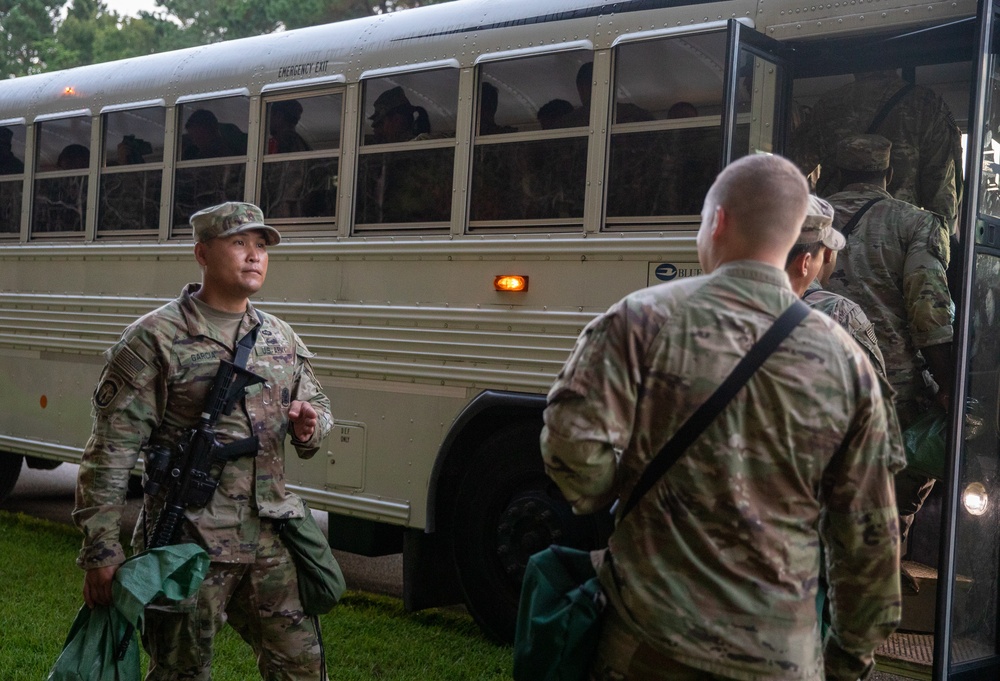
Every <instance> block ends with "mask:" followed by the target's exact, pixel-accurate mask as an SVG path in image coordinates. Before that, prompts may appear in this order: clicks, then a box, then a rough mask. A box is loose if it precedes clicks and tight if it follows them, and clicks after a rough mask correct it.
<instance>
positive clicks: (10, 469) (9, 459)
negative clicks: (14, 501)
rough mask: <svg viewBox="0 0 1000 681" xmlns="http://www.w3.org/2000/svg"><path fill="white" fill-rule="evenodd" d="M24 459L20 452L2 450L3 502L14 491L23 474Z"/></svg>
mask: <svg viewBox="0 0 1000 681" xmlns="http://www.w3.org/2000/svg"><path fill="white" fill-rule="evenodd" d="M23 459H24V457H23V456H21V455H20V454H8V453H7V452H0V503H3V502H4V501H5V500H6V499H7V496H8V495H9V494H10V493H11V492H12V491H14V485H16V484H17V478H18V477H19V476H20V475H21V462H22V460H23Z"/></svg>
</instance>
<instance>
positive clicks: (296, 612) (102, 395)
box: [73, 202, 332, 681]
mask: <svg viewBox="0 0 1000 681" xmlns="http://www.w3.org/2000/svg"><path fill="white" fill-rule="evenodd" d="M191 226H192V228H193V230H194V236H195V240H196V243H195V246H194V255H195V258H196V260H197V262H198V264H199V265H200V267H201V270H202V281H201V284H188V285H187V286H186V287H185V288H184V290H183V291H182V292H181V295H180V297H179V298H177V299H176V300H174V301H172V302H170V303H167V304H166V305H164V306H163V307H161V308H159V309H157V310H154V311H152V312H150V313H148V314H146V315H145V316H143V317H141V318H140V319H138V320H137V321H136V322H134V323H133V324H131V325H130V326H129V327H128V328H126V329H125V331H124V333H123V334H122V337H121V340H120V341H119V342H118V343H116V344H115V345H114V346H112V347H111V348H110V349H109V350H108V351H107V352H106V353H105V356H106V358H107V364H106V366H105V367H104V371H103V373H102V374H101V378H100V380H99V382H98V388H97V390H96V391H95V393H94V401H93V406H94V427H93V432H92V435H91V437H90V440H89V441H88V443H87V446H86V449H85V451H84V455H83V460H82V462H81V465H80V473H79V478H78V481H77V492H76V508H75V510H74V512H73V519H74V521H75V523H76V524H77V526H78V527H79V528H80V529H81V530H82V531H83V534H84V540H83V548H82V550H81V551H80V554H79V557H78V559H77V563H78V564H79V565H80V567H82V568H84V569H85V570H86V571H87V572H86V576H85V579H84V589H83V593H84V600H85V601H86V603H87V605H88V606H90V607H94V606H97V605H109V604H110V603H111V584H112V580H113V578H114V574H115V571H116V570H117V569H118V566H119V565H120V564H121V563H122V562H123V561H124V560H125V552H124V549H123V548H122V546H121V544H120V542H119V533H120V531H121V513H122V508H123V504H124V499H125V491H126V487H127V485H128V477H129V472H130V471H131V470H132V468H133V467H134V466H135V464H136V461H137V459H138V456H139V453H140V450H142V449H143V448H145V447H149V448H152V447H165V448H167V449H172V448H173V446H174V445H175V444H176V443H177V442H178V441H180V439H181V438H183V437H184V436H185V435H186V434H187V433H188V432H189V430H190V429H191V428H193V427H194V426H195V425H196V424H197V423H198V420H199V416H200V414H201V413H202V411H203V410H204V406H205V402H206V397H207V394H208V392H209V389H210V386H211V385H212V384H213V379H214V376H215V374H216V371H217V369H218V367H219V362H220V360H223V359H225V360H228V361H232V360H233V357H234V354H235V348H236V345H237V343H238V341H239V340H240V339H242V338H244V337H245V336H247V335H248V334H250V333H251V332H252V331H254V329H255V328H256V329H257V331H258V332H259V333H258V334H257V336H256V344H255V346H254V349H253V351H252V352H251V354H250V358H249V359H248V361H247V369H249V370H250V371H252V372H254V373H256V374H258V375H259V376H261V377H262V378H264V380H265V383H264V384H260V385H255V386H252V388H248V389H247V391H246V394H245V395H244V397H243V398H242V399H241V400H240V404H239V405H238V406H237V408H236V409H234V410H233V411H232V413H231V414H228V415H227V414H223V415H222V416H221V417H220V419H219V421H218V425H217V427H216V430H217V437H218V439H219V441H220V442H221V443H222V444H226V443H229V442H234V441H237V440H241V439H244V438H248V437H250V436H252V435H256V436H257V437H258V438H259V440H260V447H259V450H258V451H257V453H256V455H255V456H245V457H241V458H239V459H236V460H234V461H230V462H228V463H227V464H226V466H225V468H224V470H223V472H222V476H221V479H220V484H219V487H218V489H217V490H216V491H215V493H214V495H213V496H212V498H211V499H210V501H209V502H208V504H207V505H206V506H205V507H203V508H199V509H193V508H189V509H188V510H187V511H186V512H185V517H184V520H183V521H182V523H181V527H180V531H179V541H181V542H195V543H197V544H199V545H200V546H202V547H203V548H204V549H205V550H206V551H207V552H208V554H209V556H210V557H211V560H212V563H211V566H210V568H209V571H208V574H207V575H206V577H205V580H204V582H203V584H202V586H201V589H200V591H199V593H198V595H197V597H196V598H194V599H192V600H191V602H182V603H179V604H172V603H171V604H167V603H164V604H157V603H156V602H154V604H153V605H151V606H150V607H149V608H147V610H146V613H145V627H144V631H143V645H144V646H145V647H146V650H147V651H148V653H149V656H150V663H149V674H148V676H147V677H146V678H147V679H148V680H153V681H158V680H161V679H163V680H166V679H170V680H176V679H204V680H206V681H207V679H209V678H210V677H211V663H212V642H213V639H214V637H215V634H216V633H217V632H218V631H219V630H220V629H221V628H222V626H223V625H224V624H225V623H226V622H229V623H230V624H231V625H232V626H233V627H234V628H235V629H236V630H237V631H238V632H239V633H240V635H241V636H242V637H243V639H244V640H246V641H250V642H251V646H252V647H253V648H254V652H255V653H256V656H257V661H258V667H259V669H260V672H261V675H262V676H263V677H264V678H265V679H292V680H303V681H305V680H306V679H309V680H315V679H319V678H322V676H321V674H322V672H323V671H325V670H322V669H321V661H320V660H321V648H320V646H321V640H320V636H319V632H318V631H317V629H316V627H315V625H314V623H313V620H312V619H310V618H309V617H307V616H305V615H304V613H303V611H302V604H301V602H300V601H299V591H298V582H297V576H296V573H295V568H294V563H293V562H292V559H291V557H290V556H289V554H288V551H287V549H286V548H285V547H284V545H283V544H282V543H281V541H280V540H279V537H278V534H277V531H276V527H275V523H276V522H277V521H280V520H283V519H287V518H300V517H302V516H303V514H304V513H306V512H308V511H307V510H306V509H305V508H304V506H303V503H302V500H301V499H300V498H299V497H298V496H296V495H295V494H294V493H292V492H290V491H289V490H288V489H287V488H286V486H285V477H284V456H285V455H284V447H285V440H286V436H290V439H291V444H292V445H293V446H294V448H295V449H296V451H297V452H298V454H299V456H301V457H310V456H312V455H313V454H315V453H316V451H317V448H318V446H319V443H320V441H321V440H322V439H323V437H324V436H325V435H326V434H327V432H329V430H330V427H331V425H332V419H331V416H330V403H329V400H328V399H327V398H326V396H325V395H324V394H323V392H322V389H321V387H320V385H319V382H318V381H317V380H316V377H315V376H314V375H313V371H312V368H311V366H310V363H309V358H310V357H312V353H310V352H309V351H308V350H307V349H306V347H305V345H303V343H302V341H301V340H300V339H299V337H298V336H297V335H296V334H295V332H294V331H293V330H292V329H291V327H290V326H289V325H288V324H286V323H284V322H283V321H281V320H279V319H278V318H276V317H274V316H272V315H270V314H267V313H266V312H263V311H260V310H258V309H257V308H255V307H254V306H253V305H252V304H251V303H250V297H251V296H252V295H254V294H256V293H257V292H258V291H259V290H260V288H261V287H262V286H263V284H264V279H265V277H266V275H267V264H268V252H267V249H268V246H272V245H275V244H277V243H279V242H280V240H281V235H280V234H279V233H278V230H276V229H275V228H274V227H271V226H269V225H267V224H265V223H264V219H263V215H262V214H261V211H260V209H259V208H257V206H254V205H252V204H249V203H237V202H230V203H224V204H221V205H218V206H213V207H211V208H206V209H205V210H202V211H199V212H197V213H195V214H194V215H193V216H192V217H191ZM162 504H163V498H162V496H160V495H158V496H149V495H147V496H146V497H145V499H144V504H143V512H142V515H141V517H140V522H139V523H137V526H136V531H135V534H134V536H133V540H132V544H133V549H134V550H136V551H139V550H141V549H142V548H143V547H144V545H145V541H146V537H147V536H149V535H150V533H151V532H152V527H153V523H154V521H155V519H156V517H157V515H158V513H159V510H160V507H161V506H162Z"/></svg>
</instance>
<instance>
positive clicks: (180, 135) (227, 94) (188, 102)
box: [161, 88, 261, 240]
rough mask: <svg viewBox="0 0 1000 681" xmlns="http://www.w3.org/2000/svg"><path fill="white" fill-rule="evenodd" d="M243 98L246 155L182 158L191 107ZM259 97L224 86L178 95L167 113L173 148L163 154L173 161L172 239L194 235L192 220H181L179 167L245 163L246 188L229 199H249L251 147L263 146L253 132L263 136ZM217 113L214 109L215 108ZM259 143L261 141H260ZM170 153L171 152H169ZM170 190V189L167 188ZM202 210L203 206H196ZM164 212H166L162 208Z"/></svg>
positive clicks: (252, 171) (169, 230)
mask: <svg viewBox="0 0 1000 681" xmlns="http://www.w3.org/2000/svg"><path fill="white" fill-rule="evenodd" d="M233 98H242V99H245V100H246V110H247V116H246V128H245V129H244V130H243V131H242V132H245V134H246V135H247V143H246V149H245V150H244V153H243V155H230V156H211V157H208V158H197V159H186V160H185V159H182V156H183V140H184V128H185V122H186V121H184V120H182V117H183V116H188V117H189V116H190V114H191V113H193V110H192V111H191V112H189V111H188V110H187V107H197V106H198V105H199V104H203V103H205V102H213V101H221V100H225V99H233ZM259 99H260V98H259V97H256V98H255V97H253V96H251V95H250V92H249V90H247V89H246V88H237V89H234V90H224V91H220V92H209V93H203V94H199V95H186V96H184V97H178V98H177V101H176V102H175V103H174V106H173V107H171V109H172V110H168V113H167V125H166V130H165V133H166V134H168V135H172V136H173V139H172V140H171V139H168V140H167V144H168V145H169V148H170V151H169V152H168V150H167V149H168V147H164V151H163V156H164V162H165V163H166V162H170V165H171V168H170V170H171V172H170V178H169V183H170V184H169V188H170V192H169V201H170V203H169V208H168V210H167V214H168V216H169V217H168V220H167V233H168V235H169V238H170V239H173V240H190V239H191V238H192V232H191V226H190V224H189V223H187V222H185V223H184V224H180V223H178V222H177V185H178V182H177V173H178V171H183V170H189V169H198V168H212V167H224V166H239V165H242V166H243V183H242V184H243V191H242V193H241V195H240V196H239V197H238V198H231V199H227V200H230V201H245V200H247V195H248V191H247V187H248V186H251V184H252V183H253V184H255V183H256V177H255V173H256V163H255V162H254V155H253V154H252V153H251V150H258V149H259V147H258V146H257V145H255V144H254V143H253V142H252V140H253V135H254V133H255V131H256V132H257V139H258V140H259V139H260V137H261V135H260V130H259V120H258V125H255V119H259V116H258V115H257V113H258V112H259V104H258V102H259ZM213 113H214V112H213ZM229 122H230V121H219V123H229ZM258 144H259V142H258ZM168 154H169V156H168ZM223 189H224V188H223ZM164 193H166V192H164ZM207 207H208V206H202V208H207ZM196 210H200V209H196ZM161 216H162V212H161Z"/></svg>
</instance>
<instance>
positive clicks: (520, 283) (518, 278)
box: [493, 274, 528, 291]
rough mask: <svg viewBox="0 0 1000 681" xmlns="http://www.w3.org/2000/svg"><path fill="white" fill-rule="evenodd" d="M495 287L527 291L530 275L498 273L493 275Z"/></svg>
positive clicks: (504, 289)
mask: <svg viewBox="0 0 1000 681" xmlns="http://www.w3.org/2000/svg"><path fill="white" fill-rule="evenodd" d="M493 288H494V289H495V290H497V291H527V290H528V277H526V276H524V275H522V274H498V275H497V276H495V277H493Z"/></svg>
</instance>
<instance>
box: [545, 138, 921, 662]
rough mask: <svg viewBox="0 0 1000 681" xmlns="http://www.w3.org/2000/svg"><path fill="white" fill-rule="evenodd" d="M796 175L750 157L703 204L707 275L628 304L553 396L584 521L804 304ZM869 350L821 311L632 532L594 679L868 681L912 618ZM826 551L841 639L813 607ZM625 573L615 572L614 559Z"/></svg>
mask: <svg viewBox="0 0 1000 681" xmlns="http://www.w3.org/2000/svg"><path fill="white" fill-rule="evenodd" d="M807 196H808V190H807V185H806V182H805V179H804V178H803V177H802V175H801V174H800V173H799V171H798V170H797V169H796V168H795V166H794V165H793V164H792V163H790V162H789V161H786V160H784V159H782V158H779V157H776V156H766V155H760V156H747V157H744V158H741V159H740V160H738V161H736V162H735V163H733V164H732V165H730V166H729V167H728V168H726V169H725V170H724V171H723V172H722V173H721V174H720V175H719V176H718V178H717V179H716V181H715V183H714V184H713V185H712V189H711V190H710V191H709V193H708V196H707V197H706V199H705V207H704V210H703V211H702V226H701V230H700V232H699V234H698V253H699V260H700V261H701V265H702V268H703V269H704V270H705V272H707V273H708V274H706V275H703V276H700V277H694V278H690V279H681V280H676V281H674V282H670V283H667V284H663V285H660V286H655V287H653V288H648V289H644V290H642V291H638V292H636V293H633V294H631V295H629V296H627V297H626V298H625V299H623V300H622V301H620V302H619V303H617V304H616V305H614V306H612V307H611V309H610V310H608V312H606V313H605V314H604V315H601V316H600V317H598V318H597V319H595V320H594V321H593V322H591V323H590V324H588V325H587V327H586V329H584V331H583V333H582V335H581V336H580V338H579V340H578V341H577V344H576V347H575V348H574V350H573V352H572V354H571V355H570V358H569V360H568V361H567V363H566V365H565V367H564V368H563V370H562V371H561V372H560V373H559V376H558V378H557V379H556V381H555V384H554V385H553V386H552V389H551V390H550V391H549V396H548V406H547V408H546V410H545V414H544V419H545V428H544V430H543V431H542V440H541V444H542V455H543V458H544V462H545V467H546V471H547V473H548V475H549V476H550V477H551V478H552V479H553V480H554V481H555V482H556V483H557V484H558V485H559V487H560V489H561V490H562V492H563V494H564V495H565V497H566V499H567V500H568V501H569V503H570V504H571V505H572V506H573V509H574V511H575V512H577V513H590V512H594V511H599V510H601V509H603V508H605V507H606V506H607V505H608V504H609V503H611V502H612V501H614V500H615V499H616V498H618V499H622V498H627V497H628V496H629V494H630V492H631V490H632V488H633V487H634V485H635V484H636V482H637V480H638V478H639V476H640V474H641V472H642V470H643V469H644V467H645V466H646V465H647V464H648V463H649V461H650V460H651V459H652V458H653V457H654V456H655V455H656V453H657V452H658V451H659V449H660V448H661V447H662V446H663V445H664V443H665V442H666V441H667V440H668V439H669V438H670V437H671V436H672V435H673V434H674V432H675V431H676V430H677V429H678V428H679V427H680V425H681V424H682V423H683V422H684V421H685V420H686V419H687V418H688V417H689V416H690V415H691V414H692V413H693V412H694V411H695V409H696V408H697V407H699V406H700V405H701V404H702V403H703V402H704V401H705V400H706V399H707V398H708V397H709V395H711V394H712V393H713V392H714V391H715V389H716V388H717V387H718V386H719V384H720V383H721V382H722V381H723V380H724V379H725V378H726V376H727V375H728V374H729V373H730V372H731V371H732V369H733V367H734V366H735V365H736V363H737V362H738V360H739V359H740V358H741V357H742V356H743V355H744V354H745V353H746V352H747V350H748V349H749V348H750V346H751V345H752V343H754V342H755V341H756V340H757V339H759V338H760V336H761V335H763V334H764V332H765V331H766V330H767V329H768V328H769V327H770V326H771V324H772V323H773V322H774V321H775V319H776V318H777V317H778V316H779V315H780V314H781V313H782V312H783V311H784V310H785V309H786V308H787V307H788V306H789V305H791V304H792V303H793V301H795V300H796V298H797V296H796V295H795V292H794V291H792V289H791V287H790V286H789V282H788V276H787V275H786V274H785V272H784V271H783V269H782V268H783V267H784V264H785V257H786V254H787V253H788V251H789V249H790V248H791V247H792V245H793V244H794V243H795V241H796V238H797V236H798V233H799V229H800V226H801V224H802V220H803V217H804V215H805V211H806V205H807ZM888 409H889V407H888V403H887V401H886V400H885V399H884V397H883V395H882V393H881V391H880V389H879V381H878V377H877V374H876V372H875V370H874V369H873V368H872V366H871V363H870V362H869V361H868V359H867V358H866V357H865V354H864V352H863V351H862V350H861V348H859V347H858V346H857V345H856V344H855V343H854V342H853V341H852V340H851V339H850V337H849V336H848V335H847V333H846V332H845V331H844V330H843V329H842V328H840V327H839V326H837V324H835V323H834V322H833V321H832V320H831V319H829V318H828V317H826V316H825V315H822V314H819V313H811V314H809V315H808V316H807V317H806V319H804V320H803V321H802V323H801V324H800V325H799V326H798V327H797V328H796V329H795V330H794V331H793V332H792V334H791V335H790V336H789V338H787V339H786V340H785V342H784V343H783V344H782V346H781V347H780V348H779V349H778V350H777V352H775V353H774V354H773V355H772V356H771V357H770V358H769V359H768V361H767V362H766V363H765V364H764V365H763V366H762V367H761V368H760V369H759V370H758V371H757V373H756V374H755V375H754V376H753V377H752V378H751V379H750V381H749V382H748V383H747V385H746V387H744V388H743V390H742V391H741V392H740V394H739V395H737V397H736V398H735V399H734V400H733V401H732V402H731V403H730V404H729V406H728V407H727V408H726V409H725V410H724V411H723V412H722V413H721V414H720V415H719V416H718V417H716V419H715V420H714V421H713V422H712V423H711V424H710V425H709V426H708V428H707V429H706V430H705V431H704V433H703V435H702V436H701V437H700V438H699V439H698V440H697V441H696V442H695V443H693V444H692V445H691V447H689V448H688V450H687V451H686V452H685V453H684V455H683V456H682V457H681V459H680V460H679V461H678V462H677V463H676V464H674V466H673V467H672V468H671V469H670V470H669V471H668V472H667V474H666V475H665V476H664V478H663V479H662V480H661V481H659V483H658V484H657V486H656V487H654V489H653V490H651V491H650V492H649V493H647V494H646V495H645V497H644V498H643V499H642V500H641V501H640V502H639V504H638V506H637V507H636V508H635V510H634V511H633V512H632V513H631V514H629V516H628V517H626V518H625V519H624V520H622V521H621V522H619V523H618V525H617V527H616V529H615V532H614V534H613V535H612V537H611V539H610V541H609V548H610V557H609V556H605V557H604V559H603V560H598V561H596V562H597V563H598V566H597V567H598V574H599V576H600V580H601V584H602V587H603V589H604V591H605V593H606V594H607V597H608V601H609V605H608V610H609V612H607V617H606V619H605V622H604V625H603V629H602V633H601V639H600V642H599V645H598V651H597V659H596V661H595V662H594V664H593V666H592V670H591V678H592V679H594V680H599V681H611V680H615V681H619V680H623V679H679V678H684V679H687V678H691V679H699V680H703V679H743V680H746V681H763V680H764V679H767V680H769V681H783V680H788V681H791V680H795V681H820V680H822V679H826V680H827V681H856V680H857V679H858V677H859V676H860V675H862V674H864V673H866V671H867V670H868V669H870V668H871V666H872V653H873V650H874V649H875V648H876V647H877V646H878V645H879V644H880V643H881V642H882V641H884V640H885V638H886V637H887V636H888V635H889V634H890V633H891V632H892V631H893V629H894V628H895V627H896V625H897V623H898V621H899V616H900V607H899V601H900V592H899V574H898V569H899V542H898V534H897V527H898V526H897V517H896V509H895V499H894V495H893V489H892V472H893V470H895V469H896V468H898V467H899V466H900V465H901V459H902V452H901V447H900V441H899V434H898V431H896V430H894V429H893V427H892V421H891V420H890V418H889V413H888ZM821 542H822V544H823V545H824V546H825V547H826V567H825V569H826V573H827V575H828V577H829V582H830V599H831V603H832V604H831V612H832V613H833V624H832V627H831V631H830V635H829V637H828V638H827V640H826V641H825V642H824V641H823V640H822V638H821V636H820V629H819V624H818V621H817V616H816V609H815V605H814V599H815V598H816V591H817V579H818V576H819V573H820V550H819V547H820V544H821ZM612 558H613V559H612Z"/></svg>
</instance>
